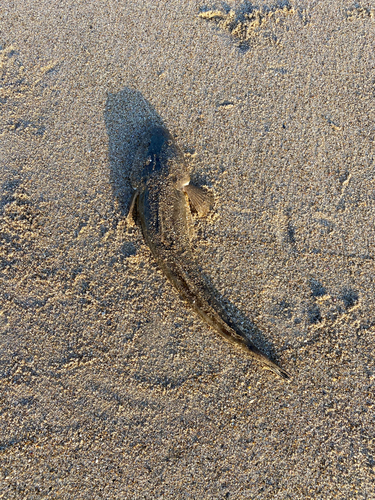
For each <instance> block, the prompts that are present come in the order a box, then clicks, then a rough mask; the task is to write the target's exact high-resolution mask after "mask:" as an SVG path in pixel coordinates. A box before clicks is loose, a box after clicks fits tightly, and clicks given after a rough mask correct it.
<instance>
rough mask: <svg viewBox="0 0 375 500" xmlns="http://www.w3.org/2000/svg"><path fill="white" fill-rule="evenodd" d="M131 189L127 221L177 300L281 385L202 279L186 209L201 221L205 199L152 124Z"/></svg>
mask: <svg viewBox="0 0 375 500" xmlns="http://www.w3.org/2000/svg"><path fill="white" fill-rule="evenodd" d="M131 183H132V186H133V188H134V189H135V191H134V195H133V199H132V202H131V207H130V211H129V216H128V221H129V222H130V221H133V220H134V219H133V216H134V215H136V218H137V220H138V221H139V222H140V225H141V227H142V232H143V236H144V239H145V242H146V244H147V245H148V246H149V248H150V250H151V252H152V254H153V256H154V258H155V259H156V261H157V263H158V265H159V266H160V268H161V269H162V271H163V272H164V274H165V276H166V277H167V278H168V280H169V281H170V282H171V283H172V285H173V286H174V287H175V288H176V290H177V291H178V293H179V294H180V296H181V297H182V298H183V299H184V300H185V301H186V302H188V303H189V304H190V306H191V307H192V308H193V309H194V310H195V311H196V312H197V313H198V314H199V316H201V318H203V320H204V321H206V323H208V324H209V325H210V326H211V327H213V328H214V329H215V330H216V331H217V332H218V333H219V334H220V335H221V336H222V337H224V339H226V340H227V341H229V342H231V343H232V344H235V345H237V346H238V347H240V348H241V349H243V350H244V351H245V352H246V353H247V354H248V355H250V356H251V357H253V358H254V359H256V360H257V361H258V362H260V363H261V364H262V365H263V367H264V368H266V369H269V370H271V371H272V372H274V373H276V374H277V375H279V376H280V377H282V378H284V379H288V378H290V375H289V374H288V373H287V372H286V371H285V370H283V369H282V368H280V367H279V366H278V365H276V364H275V363H274V362H273V361H271V360H270V359H269V358H268V357H267V356H266V355H265V354H263V353H262V352H261V351H260V350H259V349H258V348H257V347H255V346H254V345H253V344H252V343H251V342H250V340H249V339H248V338H247V336H246V335H245V334H244V333H243V332H242V331H241V330H240V329H239V328H238V327H237V326H236V325H235V324H233V322H232V321H231V319H230V317H229V315H228V313H227V311H226V310H225V309H224V307H223V306H222V304H221V303H220V300H219V299H218V297H217V296H216V294H215V292H214V291H213V288H212V287H211V286H210V284H209V283H208V282H207V280H206V279H205V277H204V276H203V275H202V273H201V271H200V268H199V266H198V264H197V262H196V261H195V259H194V257H193V254H192V250H191V245H190V239H191V213H190V206H189V200H190V203H191V205H192V206H193V207H194V208H195V209H196V211H197V212H198V213H199V214H200V215H205V214H206V213H207V212H208V210H209V208H210V206H211V203H212V199H210V195H209V193H207V192H206V191H205V190H203V189H201V188H199V187H197V186H194V185H191V184H190V176H189V174H188V169H187V166H186V164H185V160H184V156H183V153H182V152H181V150H180V149H179V147H178V146H177V144H176V143H175V141H174V139H173V138H172V136H171V135H170V133H169V132H168V131H167V130H166V128H165V127H163V126H162V125H159V124H156V125H155V124H153V125H149V126H148V127H146V130H145V131H144V133H143V134H142V135H141V136H140V142H139V148H138V150H137V153H136V157H135V160H134V163H133V168H132V171H131Z"/></svg>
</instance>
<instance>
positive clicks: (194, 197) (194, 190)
mask: <svg viewBox="0 0 375 500" xmlns="http://www.w3.org/2000/svg"><path fill="white" fill-rule="evenodd" d="M184 191H185V193H186V194H187V195H188V198H189V200H190V202H191V204H192V206H193V208H194V210H196V212H197V213H198V215H199V217H205V216H206V215H207V214H208V212H209V211H210V210H211V208H212V207H213V204H214V198H213V196H212V194H211V193H209V192H208V191H206V190H205V189H202V188H200V187H198V186H194V185H193V184H188V185H187V186H184Z"/></svg>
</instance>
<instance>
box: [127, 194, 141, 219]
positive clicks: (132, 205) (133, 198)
mask: <svg viewBox="0 0 375 500" xmlns="http://www.w3.org/2000/svg"><path fill="white" fill-rule="evenodd" d="M138 196H139V191H138V190H137V191H134V193H133V196H132V199H131V201H130V208H129V213H128V215H127V217H126V224H127V225H128V226H130V227H133V226H135V220H134V208H135V204H136V202H137V198H138Z"/></svg>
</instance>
